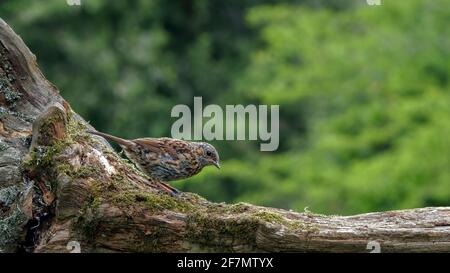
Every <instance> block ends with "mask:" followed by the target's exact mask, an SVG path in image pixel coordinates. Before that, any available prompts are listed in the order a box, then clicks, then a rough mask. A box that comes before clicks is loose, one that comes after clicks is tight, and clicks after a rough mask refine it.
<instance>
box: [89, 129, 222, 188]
mask: <svg viewBox="0 0 450 273" xmlns="http://www.w3.org/2000/svg"><path fill="white" fill-rule="evenodd" d="M87 132H88V133H90V134H94V135H98V136H101V137H104V138H105V139H107V140H110V141H113V142H115V143H117V144H118V145H119V146H120V147H121V148H122V149H123V150H124V152H125V155H126V156H127V157H128V158H129V159H130V160H131V161H132V162H133V163H135V164H136V166H137V167H138V168H139V169H140V170H141V171H142V172H144V173H145V174H147V175H149V176H150V177H153V178H156V179H158V180H159V181H160V182H161V183H162V185H163V187H166V188H164V189H165V190H166V191H169V192H170V193H175V194H176V193H178V190H176V189H175V188H173V187H172V186H169V185H167V184H166V183H164V182H168V181H173V180H179V179H184V178H188V177H191V176H193V175H196V174H198V173H199V172H200V171H201V170H202V169H203V168H204V167H206V166H209V165H213V166H216V167H217V168H218V169H220V164H219V154H218V153H217V151H216V149H215V148H214V146H212V145H211V144H208V143H205V142H190V141H185V140H179V139H173V138H167V137H163V138H138V139H133V140H126V139H123V138H120V137H115V136H112V135H108V134H105V133H101V132H98V131H87Z"/></svg>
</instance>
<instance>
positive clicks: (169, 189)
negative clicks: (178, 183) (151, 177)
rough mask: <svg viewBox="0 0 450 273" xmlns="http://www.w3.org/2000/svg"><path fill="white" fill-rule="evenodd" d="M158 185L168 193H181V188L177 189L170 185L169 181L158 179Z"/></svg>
mask: <svg viewBox="0 0 450 273" xmlns="http://www.w3.org/2000/svg"><path fill="white" fill-rule="evenodd" d="M157 183H158V185H159V186H160V187H161V188H162V189H163V190H164V191H166V192H167V193H169V194H170V195H178V194H179V193H180V191H179V190H177V189H175V188H174V187H172V186H170V185H169V184H167V183H164V182H161V181H157Z"/></svg>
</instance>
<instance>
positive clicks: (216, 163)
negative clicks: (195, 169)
mask: <svg viewBox="0 0 450 273" xmlns="http://www.w3.org/2000/svg"><path fill="white" fill-rule="evenodd" d="M213 165H214V166H216V168H217V169H219V170H220V164H219V162H213Z"/></svg>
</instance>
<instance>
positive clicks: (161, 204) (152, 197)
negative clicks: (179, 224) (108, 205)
mask: <svg viewBox="0 0 450 273" xmlns="http://www.w3.org/2000/svg"><path fill="white" fill-rule="evenodd" d="M112 202H113V203H114V204H115V205H117V206H118V207H123V206H131V205H135V204H136V203H140V204H142V205H143V207H145V208H146V209H149V210H150V211H162V210H172V211H177V212H188V211H190V210H193V209H195V206H194V205H193V204H191V203H189V202H186V201H185V200H182V199H180V198H174V197H172V196H169V195H167V194H160V193H146V192H140V191H135V190H132V191H122V192H118V193H116V194H114V195H113V196H112Z"/></svg>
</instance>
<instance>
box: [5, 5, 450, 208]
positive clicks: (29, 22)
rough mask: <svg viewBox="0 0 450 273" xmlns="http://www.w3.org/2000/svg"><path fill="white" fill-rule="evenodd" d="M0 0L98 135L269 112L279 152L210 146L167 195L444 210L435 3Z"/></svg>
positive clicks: (443, 118)
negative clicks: (218, 161)
mask: <svg viewBox="0 0 450 273" xmlns="http://www.w3.org/2000/svg"><path fill="white" fill-rule="evenodd" d="M81 2H82V5H81V6H80V7H75V6H68V5H67V4H66V3H65V1H63V0H47V1H45V2H43V1H28V0H12V1H2V3H1V4H0V14H1V16H2V18H3V19H5V20H6V21H7V22H8V23H9V24H10V25H11V26H12V27H13V28H14V29H15V31H16V32H17V33H19V34H20V35H21V36H22V38H23V39H24V40H25V42H26V43H27V45H28V46H29V47H30V48H31V50H32V51H33V52H34V53H35V54H36V55H37V58H38V62H39V64H40V65H41V67H42V69H43V70H44V73H45V74H46V76H47V78H48V79H50V80H51V81H52V82H53V83H55V84H56V85H57V86H58V87H59V88H60V90H61V91H62V94H63V96H64V97H65V98H66V99H67V100H68V101H69V102H70V103H71V104H72V107H73V108H74V109H75V110H76V111H77V112H79V113H80V114H81V115H82V116H83V117H85V118H86V119H87V120H89V121H90V122H91V123H92V124H93V125H94V126H95V127H96V128H97V129H98V130H100V131H104V132H108V133H111V134H115V135H118V136H122V137H126V138H136V137H142V136H153V137H160V136H168V135H170V127H171V124H172V123H173V122H174V121H175V119H174V118H171V117H170V110H171V108H172V107H173V106H174V105H176V104H180V103H182V104H188V105H192V103H193V96H202V97H203V103H204V104H210V103H214V104H219V105H225V104H250V103H254V104H279V105H280V111H281V112H280V141H281V143H280V148H279V150H278V151H277V152H275V153H262V152H260V151H259V145H258V143H257V142H248V141H217V142H215V143H213V144H214V145H216V146H217V147H218V150H219V153H220V154H221V157H222V166H223V167H222V169H221V170H220V171H217V170H215V169H213V168H207V169H205V170H204V171H203V172H202V173H201V174H200V175H199V176H197V177H194V178H192V179H189V180H188V181H180V182H176V183H174V185H175V186H177V187H179V188H181V189H183V190H186V191H194V192H198V193H200V194H202V195H204V196H206V197H208V198H209V199H211V200H214V201H226V202H236V201H245V202H252V203H256V204H261V205H270V206H275V207H282V208H291V209H295V210H303V209H304V208H305V207H309V209H310V210H312V211H314V212H322V213H328V214H331V213H332V214H350V213H360V212H368V211H375V210H390V209H402V208H413V207H422V206H439V205H450V160H449V158H450V141H449V135H450V121H449V117H450V92H449V91H450V90H449V76H450V75H449V74H450V30H449V28H448V26H449V18H450V9H449V8H448V7H449V4H450V2H449V1H448V0H434V1H427V0H409V1H394V0H384V1H382V5H381V6H377V7H371V6H368V5H367V4H365V1H363V0H360V1H357V0H348V1H317V0H316V1H314V0H309V1H308V0H304V1H301V0H298V1H295V0H291V1H275V0H273V1H271V0H263V1H257V0H227V1H224V0H223V1H219V0H186V1H163V0H153V1H145V0H133V1H106V0H85V1H83V0H81Z"/></svg>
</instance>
